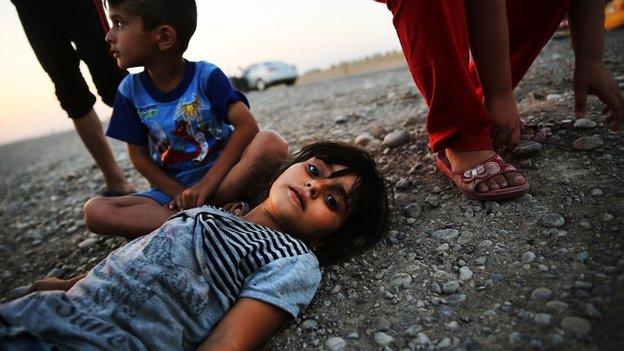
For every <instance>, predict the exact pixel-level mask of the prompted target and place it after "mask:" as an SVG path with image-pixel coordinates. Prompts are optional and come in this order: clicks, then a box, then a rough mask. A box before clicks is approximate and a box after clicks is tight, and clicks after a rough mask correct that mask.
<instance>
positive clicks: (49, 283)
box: [28, 273, 87, 293]
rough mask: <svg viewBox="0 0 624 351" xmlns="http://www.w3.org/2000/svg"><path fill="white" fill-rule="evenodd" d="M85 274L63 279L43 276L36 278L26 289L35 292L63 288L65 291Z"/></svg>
mask: <svg viewBox="0 0 624 351" xmlns="http://www.w3.org/2000/svg"><path fill="white" fill-rule="evenodd" d="M86 275H87V274H86V273H85V274H81V275H78V276H75V277H73V278H70V279H67V280H64V279H59V278H43V279H41V280H37V281H36V282H34V283H33V284H32V285H31V286H30V289H28V292H29V293H31V292H35V291H49V290H63V291H67V290H69V289H71V287H72V286H74V284H76V283H77V282H78V281H79V280H80V279H82V278H84V277H85V276H86Z"/></svg>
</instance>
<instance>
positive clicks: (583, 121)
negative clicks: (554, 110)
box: [574, 118, 598, 129]
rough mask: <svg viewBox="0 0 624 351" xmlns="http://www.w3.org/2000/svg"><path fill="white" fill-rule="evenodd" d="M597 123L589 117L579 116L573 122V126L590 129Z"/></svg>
mask: <svg viewBox="0 0 624 351" xmlns="http://www.w3.org/2000/svg"><path fill="white" fill-rule="evenodd" d="M597 125H598V123H596V122H594V121H592V120H591V119H589V118H579V119H577V120H576V121H575V122H574V128H576V129H591V128H595V127H596V126H597Z"/></svg>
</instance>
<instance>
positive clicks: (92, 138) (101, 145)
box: [73, 110, 134, 194]
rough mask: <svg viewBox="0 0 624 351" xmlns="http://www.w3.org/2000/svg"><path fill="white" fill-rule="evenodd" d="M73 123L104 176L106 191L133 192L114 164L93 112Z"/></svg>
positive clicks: (98, 121)
mask: <svg viewBox="0 0 624 351" xmlns="http://www.w3.org/2000/svg"><path fill="white" fill-rule="evenodd" d="M73 121H74V127H75V128H76V131H77V132H78V135H79V136H80V139H82V142H83V143H84V145H85V146H86V148H87V150H88V151H89V153H90V154H91V156H92V157H93V159H94V160H95V163H96V164H97V166H98V167H99V168H100V170H101V171H102V174H103V175H104V182H105V183H106V189H108V190H113V191H117V192H120V193H125V194H128V193H132V192H134V188H133V187H132V185H130V183H128V181H127V180H126V177H125V175H124V174H123V171H122V170H121V168H119V166H118V165H117V162H115V158H114V157H113V152H112V151H111V148H110V146H109V145H108V142H107V141H106V137H105V136H104V131H103V129H102V124H101V123H100V120H99V119H98V116H97V114H96V113H95V111H94V110H91V111H89V113H87V114H86V115H85V116H84V117H82V118H77V119H74V120H73Z"/></svg>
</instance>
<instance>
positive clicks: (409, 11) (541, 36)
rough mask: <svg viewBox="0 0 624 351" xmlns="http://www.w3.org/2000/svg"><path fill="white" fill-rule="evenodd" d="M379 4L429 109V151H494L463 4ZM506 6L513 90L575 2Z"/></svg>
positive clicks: (423, 0) (402, 0) (413, 0)
mask: <svg viewBox="0 0 624 351" xmlns="http://www.w3.org/2000/svg"><path fill="white" fill-rule="evenodd" d="M378 1H380V2H385V3H386V4H387V6H388V9H389V10H390V11H391V12H392V14H393V23H394V26H395V28H396V31H397V34H398V36H399V41H400V42H401V47H402V48H403V53H404V54H405V58H406V59H407V63H408V66H409V70H410V72H411V74H412V77H413V78H414V81H415V82H416V85H417V86H418V89H419V90H420V92H421V94H422V95H423V97H424V99H425V101H426V103H427V105H428V106H429V114H428V116H427V131H428V133H429V148H430V149H431V151H433V152H437V151H440V150H443V149H445V148H453V149H458V150H486V149H492V140H491V136H490V131H491V128H492V118H491V117H490V115H489V114H488V112H487V110H486V108H485V106H484V105H483V93H482V90H481V87H480V83H479V78H478V75H477V71H476V69H475V66H474V64H473V62H471V60H470V42H469V37H468V27H467V20H466V4H465V0H378ZM477 1H478V0H477ZM506 2H507V16H508V23H509V51H510V52H509V54H510V63H511V74H512V84H513V86H514V87H515V86H516V85H517V84H518V82H519V81H520V79H522V76H524V74H525V73H526V71H527V70H528V69H529V67H530V66H531V64H532V63H533V61H534V60H535V58H536V57H537V55H538V54H539V52H540V51H541V49H542V47H544V45H546V43H547V42H548V40H549V39H550V37H551V36H552V34H553V33H554V32H555V30H556V29H557V27H558V25H559V23H560V22H561V20H562V19H563V17H564V16H565V14H566V12H567V10H568V8H569V6H570V2H571V0H548V1H540V0H507V1H506Z"/></svg>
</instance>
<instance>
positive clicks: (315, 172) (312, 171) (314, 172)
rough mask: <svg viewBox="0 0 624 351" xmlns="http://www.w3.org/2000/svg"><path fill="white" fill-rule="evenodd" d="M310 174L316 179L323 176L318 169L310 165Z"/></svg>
mask: <svg viewBox="0 0 624 351" xmlns="http://www.w3.org/2000/svg"><path fill="white" fill-rule="evenodd" d="M308 172H310V175H312V176H313V177H314V178H318V177H319V176H320V175H321V172H319V170H318V168H316V166H314V165H308Z"/></svg>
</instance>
